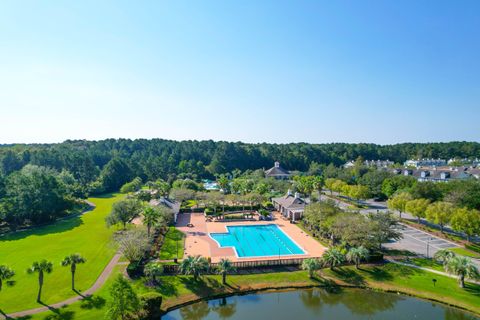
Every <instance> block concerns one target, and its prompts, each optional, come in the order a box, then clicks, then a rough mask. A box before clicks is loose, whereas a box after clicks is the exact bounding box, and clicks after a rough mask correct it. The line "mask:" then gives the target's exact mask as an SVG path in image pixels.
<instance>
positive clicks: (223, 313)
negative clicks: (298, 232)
mask: <svg viewBox="0 0 480 320" xmlns="http://www.w3.org/2000/svg"><path fill="white" fill-rule="evenodd" d="M162 319H163V320H174V319H183V320H200V319H209V320H210V319H211V320H213V319H231V320H237V319H238V320H240V319H249V320H255V319H266V320H283V319H285V320H287V319H288V320H292V319H294V320H306V319H335V320H353V319H355V320H357V319H395V320H402V319H409V320H410V319H435V320H440V319H445V320H479V319H480V318H477V317H475V316H473V315H471V314H469V313H467V312H464V311H461V310H457V309H454V308H450V307H448V306H444V305H442V304H438V303H432V302H429V301H425V300H420V299H415V298H411V297H407V296H402V295H396V294H391V293H381V292H373V291H367V290H361V289H341V290H338V291H331V290H325V289H306V290H297V291H287V292H273V293H264V294H249V295H244V296H234V297H229V298H223V299H216V300H211V301H208V302H199V303H196V304H192V305H189V306H186V307H183V308H180V309H177V310H174V311H171V312H169V313H168V314H166V315H164V316H163V317H162Z"/></svg>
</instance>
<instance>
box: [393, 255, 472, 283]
mask: <svg viewBox="0 0 480 320" xmlns="http://www.w3.org/2000/svg"><path fill="white" fill-rule="evenodd" d="M385 260H386V261H388V262H391V263H394V264H399V265H401V266H406V267H412V268H415V269H420V270H424V271H428V272H431V273H435V274H438V275H441V276H446V277H449V278H454V279H458V277H457V276H454V275H452V274H449V273H446V272H443V271H438V270H433V269H429V268H425V267H420V266H416V265H414V264H409V263H404V262H399V261H395V260H392V259H385ZM465 282H470V283H475V284H480V281H475V280H471V279H465Z"/></svg>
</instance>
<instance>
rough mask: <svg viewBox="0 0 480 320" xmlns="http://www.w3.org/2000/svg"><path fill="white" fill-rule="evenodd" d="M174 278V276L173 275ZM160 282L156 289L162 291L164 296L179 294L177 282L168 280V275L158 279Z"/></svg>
mask: <svg viewBox="0 0 480 320" xmlns="http://www.w3.org/2000/svg"><path fill="white" fill-rule="evenodd" d="M172 279H174V277H172ZM157 281H158V284H157V285H156V286H155V291H156V292H158V293H160V294H161V295H162V296H166V297H172V296H177V295H178V290H177V287H176V285H175V284H173V283H171V282H170V281H168V280H166V277H164V278H162V279H161V280H157Z"/></svg>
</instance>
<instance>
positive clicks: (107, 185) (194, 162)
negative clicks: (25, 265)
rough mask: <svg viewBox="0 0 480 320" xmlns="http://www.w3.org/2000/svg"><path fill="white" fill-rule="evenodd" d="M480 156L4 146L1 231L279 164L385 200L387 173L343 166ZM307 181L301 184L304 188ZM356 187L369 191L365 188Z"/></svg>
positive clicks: (327, 148) (373, 149) (144, 145)
mask: <svg viewBox="0 0 480 320" xmlns="http://www.w3.org/2000/svg"><path fill="white" fill-rule="evenodd" d="M479 156H480V143H474V142H451V143H427V144H417V143H409V144H397V145H386V146H381V145H375V144H342V143H332V144H307V143H292V144H267V143H262V144H247V143H240V142H235V143H231V142H214V141H181V142H179V141H169V140H160V139H153V140H145V139H139V140H127V139H119V140H114V139H108V140H103V141H65V142H63V143H58V144H30V145H28V144H18V145H1V146H0V227H1V224H2V221H3V222H4V223H7V224H8V225H9V226H10V227H13V228H15V227H16V226H22V225H26V224H38V223H43V222H46V221H51V220H54V219H56V218H58V217H61V216H63V215H65V214H68V212H71V211H72V210H74V209H75V207H76V206H78V205H79V204H81V202H79V201H78V199H81V198H85V197H86V196H87V195H93V194H101V193H105V192H113V191H118V190H119V189H120V188H121V187H122V186H124V188H127V187H131V185H132V186H133V184H134V182H135V181H138V182H139V183H140V184H141V182H142V181H143V182H147V181H158V180H159V179H161V180H162V181H163V180H164V181H166V182H165V183H166V184H168V185H172V184H173V186H175V183H174V182H175V180H177V179H185V178H189V179H193V180H197V181H198V179H201V178H215V177H220V176H222V177H224V178H225V176H223V174H225V173H232V176H234V177H235V176H238V174H239V173H240V172H244V173H245V172H246V173H247V174H248V171H249V170H256V169H261V168H269V167H271V166H272V165H273V162H274V161H280V162H281V163H282V166H284V167H285V168H287V169H289V170H292V171H294V170H295V171H302V172H306V173H307V174H308V175H322V176H323V177H324V178H337V179H342V180H344V181H345V182H347V183H349V184H354V185H355V184H357V183H360V184H363V185H366V186H369V187H368V188H369V193H371V194H372V195H374V196H377V197H382V195H383V192H381V190H380V189H381V187H382V183H383V180H384V179H385V178H387V177H386V176H384V175H385V173H382V172H376V170H374V171H373V172H370V171H368V170H366V168H364V169H362V170H364V171H365V172H362V173H360V172H357V171H359V170H360V169H358V170H357V169H355V168H354V169H352V170H353V171H352V172H350V171H351V170H350V171H348V170H338V168H336V167H335V166H339V165H341V164H343V163H345V162H346V161H347V160H350V159H357V158H358V157H362V158H363V159H366V160H370V159H389V160H393V161H395V162H397V163H402V162H403V161H405V160H406V159H408V158H417V157H440V158H452V157H461V158H471V157H479ZM355 172H357V173H355ZM366 172H370V173H369V174H365V173H366ZM193 180H191V181H192V183H195V182H193ZM357 180H358V181H357ZM181 181H186V180H181ZM129 182H130V183H129ZM300 182H302V181H300V180H298V181H296V185H297V187H298V186H299V185H301V183H300ZM126 183H127V184H126ZM176 183H177V184H178V181H177V182H176ZM182 183H184V182H182ZM125 184H126V185H125ZM350 189H351V190H352V191H361V187H357V186H352V187H351V188H350ZM363 189H365V188H363ZM357 193H358V192H357Z"/></svg>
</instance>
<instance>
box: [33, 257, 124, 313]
mask: <svg viewBox="0 0 480 320" xmlns="http://www.w3.org/2000/svg"><path fill="white" fill-rule="evenodd" d="M124 269H125V266H116V267H115V269H114V270H113V273H112V275H111V276H110V277H109V278H108V280H107V282H106V283H105V284H104V285H103V286H102V288H100V290H98V291H97V292H96V293H95V294H94V295H93V296H91V297H90V298H88V299H84V300H82V301H79V302H75V303H73V304H71V305H69V306H65V307H63V308H61V309H57V310H55V311H47V312H42V313H38V314H35V315H33V316H31V317H25V318H24V319H25V320H26V319H31V320H52V319H64V320H70V319H75V320H90V319H103V318H104V316H105V310H106V308H107V304H108V301H109V300H110V294H109V292H108V291H109V288H110V286H111V284H112V282H113V280H114V279H115V277H116V276H117V275H118V274H119V273H121V272H122V271H123V270H124Z"/></svg>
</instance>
